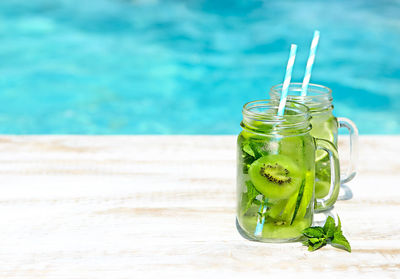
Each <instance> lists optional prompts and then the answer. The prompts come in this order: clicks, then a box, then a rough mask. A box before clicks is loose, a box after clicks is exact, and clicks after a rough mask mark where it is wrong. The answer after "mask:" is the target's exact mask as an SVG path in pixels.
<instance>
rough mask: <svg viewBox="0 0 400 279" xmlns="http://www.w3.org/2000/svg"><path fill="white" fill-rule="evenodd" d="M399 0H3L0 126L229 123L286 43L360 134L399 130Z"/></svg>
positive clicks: (153, 128) (100, 129)
mask: <svg viewBox="0 0 400 279" xmlns="http://www.w3.org/2000/svg"><path fill="white" fill-rule="evenodd" d="M399 14H400V1H389V0H381V1H374V0H369V1H368V0H353V1H349V0H341V1H325V0H319V1H251V0H242V1H225V0H219V1H213V0H208V1H207V0H188V1H178V0H176V1H161V0H160V1H157V0H147V1H144V0H142V1H139V0H138V1H134V0H130V1H128V0H92V1H89V0H86V1H82V0H35V1H26V0H2V1H0V38H1V43H0V104H1V109H0V133H6V134H235V133H237V132H238V131H239V122H240V119H241V107H242V105H243V104H244V103H245V102H246V101H249V100H255V99H262V98H265V97H266V96H267V93H268V90H269V88H270V87H271V86H272V85H274V84H277V83H280V82H281V81H282V79H283V76H284V70H285V64H286V62H287V57H288V53H289V47H290V44H291V43H296V44H298V46H299V48H298V56H297V59H296V64H295V68H294V76H293V79H294V80H295V81H301V79H302V76H303V74H304V68H305V64H306V59H307V55H308V48H309V45H310V42H311V38H312V33H313V31H314V30H315V29H319V30H320V31H321V39H320V45H319V49H318V54H317V59H316V64H315V66H314V71H313V75H312V78H311V80H312V82H315V83H320V84H324V85H327V86H328V87H330V88H332V89H333V94H334V103H335V111H336V115H337V116H345V117H349V118H351V119H353V120H354V122H356V124H357V125H358V127H359V130H360V132H361V133H363V134H376V133H379V134H396V133H400V59H399V57H400V17H399Z"/></svg>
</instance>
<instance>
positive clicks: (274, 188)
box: [249, 154, 302, 199]
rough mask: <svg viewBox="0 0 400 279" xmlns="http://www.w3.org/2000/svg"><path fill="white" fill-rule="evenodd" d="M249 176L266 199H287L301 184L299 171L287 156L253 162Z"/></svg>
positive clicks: (264, 158) (274, 156) (263, 158)
mask: <svg viewBox="0 0 400 279" xmlns="http://www.w3.org/2000/svg"><path fill="white" fill-rule="evenodd" d="M249 175H250V178H251V181H252V182H253V184H254V186H255V187H256V189H257V190H258V191H259V192H260V193H262V194H263V195H264V196H265V197H266V198H268V199H287V198H288V197H290V196H291V195H292V194H293V192H294V191H296V189H298V188H299V186H300V184H301V177H302V174H301V171H300V168H299V167H298V165H297V164H296V163H295V162H294V161H293V160H292V159H291V158H290V157H288V156H285V155H281V154H273V155H267V156H263V157H261V158H260V159H258V160H256V161H254V162H253V163H252V164H251V165H250V168H249Z"/></svg>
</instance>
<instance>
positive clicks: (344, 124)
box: [338, 117, 358, 184]
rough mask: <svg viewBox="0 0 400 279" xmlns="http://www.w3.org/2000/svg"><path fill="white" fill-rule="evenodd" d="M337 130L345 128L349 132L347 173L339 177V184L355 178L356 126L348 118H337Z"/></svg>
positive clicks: (356, 156) (356, 153)
mask: <svg viewBox="0 0 400 279" xmlns="http://www.w3.org/2000/svg"><path fill="white" fill-rule="evenodd" d="M338 122H339V128H346V129H347V130H348V131H349V141H350V161H349V166H348V167H347V171H346V173H345V174H344V175H342V177H341V183H342V184H344V183H346V182H349V181H350V180H352V179H353V178H354V176H356V166H357V158H358V152H357V151H358V129H357V126H356V124H354V122H353V121H351V120H350V119H348V118H345V117H338Z"/></svg>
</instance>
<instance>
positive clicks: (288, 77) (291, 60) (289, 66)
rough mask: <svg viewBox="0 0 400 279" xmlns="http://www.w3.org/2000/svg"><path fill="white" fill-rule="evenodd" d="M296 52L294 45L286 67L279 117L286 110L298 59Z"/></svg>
mask: <svg viewBox="0 0 400 279" xmlns="http://www.w3.org/2000/svg"><path fill="white" fill-rule="evenodd" d="M296 51H297V45H295V44H292V45H291V47H290V54H289V60H288V64H287V67H286V74H285V80H284V81H283V86H282V94H281V100H280V103H279V108H278V116H283V112H284V110H285V105H286V98H287V93H288V89H289V84H290V80H291V78H292V70H293V64H294V59H295V58H296Z"/></svg>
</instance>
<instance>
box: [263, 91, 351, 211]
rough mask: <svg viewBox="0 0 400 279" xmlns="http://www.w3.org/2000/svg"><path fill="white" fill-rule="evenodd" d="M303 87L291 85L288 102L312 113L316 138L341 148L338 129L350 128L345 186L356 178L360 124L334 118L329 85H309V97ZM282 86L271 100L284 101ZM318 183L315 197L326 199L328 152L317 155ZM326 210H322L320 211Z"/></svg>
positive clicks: (272, 92) (329, 176)
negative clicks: (304, 94) (357, 125)
mask: <svg viewBox="0 0 400 279" xmlns="http://www.w3.org/2000/svg"><path fill="white" fill-rule="evenodd" d="M301 91H302V84H301V83H291V84H290V85H289V90H288V96H287V99H288V100H292V101H296V102H299V103H301V104H304V105H306V106H307V107H308V108H309V109H310V114H311V117H312V118H311V125H312V129H311V135H312V136H313V137H315V138H321V139H326V140H328V141H330V142H332V143H333V144H334V145H335V146H336V147H337V146H338V145H337V143H338V128H342V127H343V128H346V129H348V132H349V141H350V142H349V147H350V152H349V154H350V158H349V160H348V161H349V163H348V165H347V168H346V169H344V170H342V176H341V183H346V182H349V181H350V180H352V179H353V178H354V176H355V175H356V158H357V141H358V130H357V127H356V125H355V124H354V123H353V122H352V121H351V120H350V119H347V118H344V117H339V118H336V117H335V116H334V115H333V104H332V101H333V98H332V90H331V89H329V88H328V87H326V86H322V85H318V84H309V86H308V90H307V95H306V96H301ZM281 92H282V84H278V85H275V86H273V87H272V88H271V90H270V97H271V99H274V100H280V97H281ZM315 160H316V166H315V167H316V174H315V175H316V181H315V197H316V198H324V197H326V196H327V195H328V194H329V186H330V181H331V170H330V167H329V157H328V155H327V153H326V152H323V151H317V153H316V158H315ZM316 210H317V211H322V209H321V208H318V207H317V208H316Z"/></svg>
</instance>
